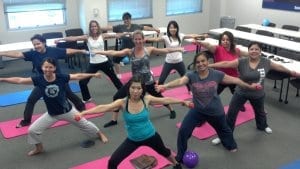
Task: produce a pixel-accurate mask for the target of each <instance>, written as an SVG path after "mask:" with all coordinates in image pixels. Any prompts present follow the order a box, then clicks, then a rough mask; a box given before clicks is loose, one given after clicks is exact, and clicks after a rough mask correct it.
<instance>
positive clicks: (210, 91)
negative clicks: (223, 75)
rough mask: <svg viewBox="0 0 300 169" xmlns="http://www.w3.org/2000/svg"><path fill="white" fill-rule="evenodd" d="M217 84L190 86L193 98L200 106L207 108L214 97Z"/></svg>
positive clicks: (213, 82) (208, 83) (210, 82)
mask: <svg viewBox="0 0 300 169" xmlns="http://www.w3.org/2000/svg"><path fill="white" fill-rule="evenodd" d="M217 85H218V84H217V83H216V82H215V81H209V82H205V83H194V84H192V86H193V90H194V97H195V98H196V99H197V101H198V103H200V104H201V105H202V106H204V107H205V106H207V105H208V104H209V103H210V102H211V100H212V98H213V97H214V95H215V92H216V87H217Z"/></svg>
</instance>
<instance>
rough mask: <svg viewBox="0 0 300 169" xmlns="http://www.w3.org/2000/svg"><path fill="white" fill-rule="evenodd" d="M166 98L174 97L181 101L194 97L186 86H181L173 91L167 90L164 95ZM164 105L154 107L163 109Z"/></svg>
mask: <svg viewBox="0 0 300 169" xmlns="http://www.w3.org/2000/svg"><path fill="white" fill-rule="evenodd" d="M162 95H163V96H165V97H173V98H177V99H181V100H187V99H191V98H192V97H193V96H192V95H191V94H190V93H189V91H188V90H187V88H186V86H181V87H177V88H173V89H169V90H166V91H165V92H163V93H162ZM161 106H162V105H155V106H154V107H161Z"/></svg>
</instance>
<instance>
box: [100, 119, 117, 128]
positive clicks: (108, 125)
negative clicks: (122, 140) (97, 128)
mask: <svg viewBox="0 0 300 169" xmlns="http://www.w3.org/2000/svg"><path fill="white" fill-rule="evenodd" d="M117 124H118V121H114V120H111V121H109V122H108V123H106V124H104V126H103V127H104V128H106V127H110V126H114V125H117Z"/></svg>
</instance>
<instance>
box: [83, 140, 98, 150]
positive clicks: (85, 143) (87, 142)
mask: <svg viewBox="0 0 300 169" xmlns="http://www.w3.org/2000/svg"><path fill="white" fill-rule="evenodd" d="M93 145H95V142H94V141H93V140H85V141H83V142H81V143H80V146H81V147H82V148H89V147H92V146H93Z"/></svg>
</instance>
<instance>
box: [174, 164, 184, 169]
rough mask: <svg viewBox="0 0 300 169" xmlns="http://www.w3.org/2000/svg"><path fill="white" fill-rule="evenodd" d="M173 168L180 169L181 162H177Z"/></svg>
mask: <svg viewBox="0 0 300 169" xmlns="http://www.w3.org/2000/svg"><path fill="white" fill-rule="evenodd" d="M173 169H182V167H181V164H180V163H177V164H176V165H175V166H173Z"/></svg>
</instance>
